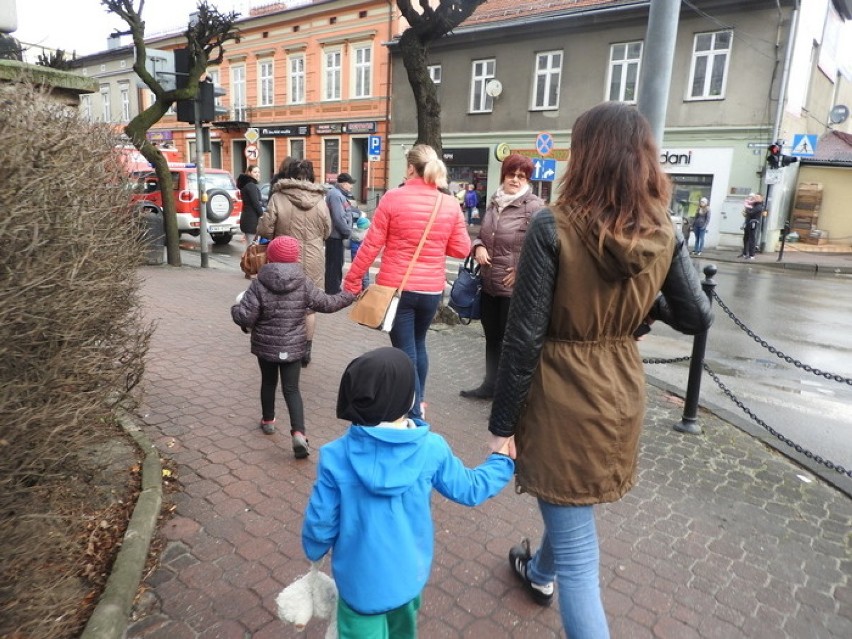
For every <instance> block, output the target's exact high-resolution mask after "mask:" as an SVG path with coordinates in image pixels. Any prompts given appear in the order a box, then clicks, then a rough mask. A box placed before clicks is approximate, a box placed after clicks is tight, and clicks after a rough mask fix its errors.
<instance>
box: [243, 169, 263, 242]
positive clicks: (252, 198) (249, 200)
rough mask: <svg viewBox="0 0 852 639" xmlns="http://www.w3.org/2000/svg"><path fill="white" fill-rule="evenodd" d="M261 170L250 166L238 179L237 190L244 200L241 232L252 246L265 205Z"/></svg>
mask: <svg viewBox="0 0 852 639" xmlns="http://www.w3.org/2000/svg"><path fill="white" fill-rule="evenodd" d="M259 179H260V168H258V167H257V166H255V165H253V164H252V165H249V167H248V168H247V169H246V172H245V173H243V174H242V175H241V176H240V177H238V178H237V188H238V189H240V195H241V196H242V199H243V213H242V215H241V216H240V230H241V231H242V232H243V235H244V236H245V238H246V244H251V243H252V241H253V240H254V236H255V233H257V222H258V220H259V219H260V216H261V215H263V205H262V204H261V203H260V187H259V186H258V185H257V181H258V180H259Z"/></svg>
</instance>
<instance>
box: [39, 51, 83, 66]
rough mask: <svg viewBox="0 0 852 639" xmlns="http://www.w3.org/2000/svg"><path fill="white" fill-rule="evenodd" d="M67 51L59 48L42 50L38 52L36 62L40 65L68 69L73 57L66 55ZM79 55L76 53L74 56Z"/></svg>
mask: <svg viewBox="0 0 852 639" xmlns="http://www.w3.org/2000/svg"><path fill="white" fill-rule="evenodd" d="M65 55H66V54H65V51H63V50H62V49H57V50H56V51H51V52H47V51H42V52H41V53H39V54H38V60H37V61H36V64H37V65H38V66H40V67H51V68H52V69H60V70H68V69H70V68H71V61H72V60H71V59H68V58H67V57H65ZM74 57H75V58H76V57H77V56H76V55H75V56H74Z"/></svg>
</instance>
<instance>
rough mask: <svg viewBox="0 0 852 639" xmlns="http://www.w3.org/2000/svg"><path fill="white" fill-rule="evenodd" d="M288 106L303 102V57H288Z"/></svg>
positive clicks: (301, 55)
mask: <svg viewBox="0 0 852 639" xmlns="http://www.w3.org/2000/svg"><path fill="white" fill-rule="evenodd" d="M289 94H290V104H303V103H304V102H305V55H304V54H302V53H300V54H298V55H294V56H290V90H289Z"/></svg>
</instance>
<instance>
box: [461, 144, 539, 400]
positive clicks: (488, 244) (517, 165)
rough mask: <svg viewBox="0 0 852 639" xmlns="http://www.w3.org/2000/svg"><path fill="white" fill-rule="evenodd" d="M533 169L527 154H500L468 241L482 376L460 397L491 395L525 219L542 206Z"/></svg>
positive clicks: (527, 223)
mask: <svg viewBox="0 0 852 639" xmlns="http://www.w3.org/2000/svg"><path fill="white" fill-rule="evenodd" d="M532 172H533V161H532V160H531V159H530V158H528V157H525V156H523V155H518V154H517V153H513V154H512V155H510V156H508V157H507V158H506V159H505V160H503V164H502V166H501V167H500V187H499V188H498V189H497V191H495V193H494V195H493V196H491V200H490V201H489V203H488V206H487V208H486V209H485V214H484V215H483V216H482V226H481V227H480V229H479V237H477V238H476V240H474V242H473V257H474V259H475V260H476V263H477V264H479V266H480V269H481V275H482V293H481V296H480V315H481V321H482V330H483V332H484V333H485V379H483V380H482V383H481V384H480V385H479V386H478V387H477V388H474V389H472V390H463V391H460V392H459V395H461V396H462V397H470V398H475V399H491V398H492V397H493V395H494V383H495V382H496V380H497V364H498V363H499V362H500V347H501V345H502V344H503V333H505V331H506V320H507V319H508V317H509V303H510V302H511V301H512V288H513V287H514V286H515V269H516V268H517V266H518V260H519V259H520V256H521V247H522V246H523V243H524V237H525V236H526V232H527V227H528V226H529V223H530V220H531V219H532V216H533V214H534V213H537V212H538V211H539V210H541V209H542V208H543V207H544V202H542V201H541V198H539V197H538V196H537V195H536V194H535V193H533V192H532V189H531V188H530V178H531V177H532ZM468 193H470V191H468ZM474 195H475V193H474Z"/></svg>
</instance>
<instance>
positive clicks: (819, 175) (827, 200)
mask: <svg viewBox="0 0 852 639" xmlns="http://www.w3.org/2000/svg"><path fill="white" fill-rule="evenodd" d="M802 182H819V183H820V184H822V206H821V208H820V212H819V218H818V223H817V228H819V229H821V230H823V231H828V241H829V244H842V245H845V246H849V245H852V168H842V167H826V166H802V167H801V168H800V169H799V178H798V183H799V184H801V183H802Z"/></svg>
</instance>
